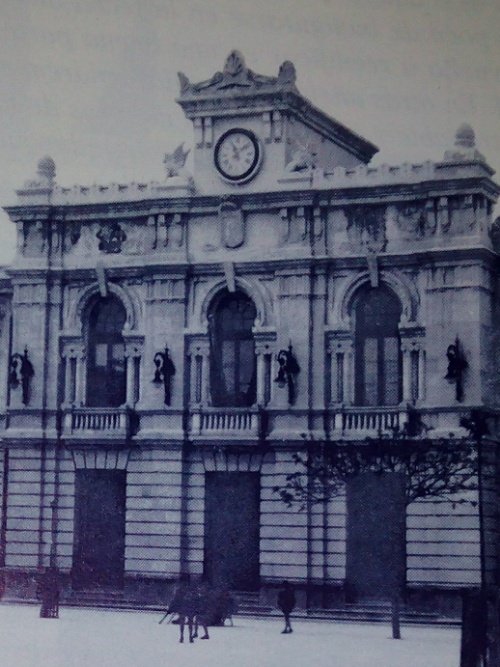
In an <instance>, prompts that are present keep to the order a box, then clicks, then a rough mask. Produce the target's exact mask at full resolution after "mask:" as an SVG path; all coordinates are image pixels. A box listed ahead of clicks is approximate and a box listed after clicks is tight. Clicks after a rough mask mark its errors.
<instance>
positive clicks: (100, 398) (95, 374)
mask: <svg viewBox="0 0 500 667" xmlns="http://www.w3.org/2000/svg"><path fill="white" fill-rule="evenodd" d="M125 320H126V312H125V308H124V307H123V305H122V303H121V302H120V301H119V300H118V299H117V298H116V297H115V296H112V295H110V296H107V297H105V298H103V297H100V298H98V299H97V300H96V301H95V302H94V304H93V305H92V307H91V309H90V312H89V317H88V332H87V352H88V363H87V405H88V406H90V407H117V406H119V405H123V404H124V403H125V401H126V376H125V372H126V371H125V345H124V341H123V336H122V331H123V326H124V324H125Z"/></svg>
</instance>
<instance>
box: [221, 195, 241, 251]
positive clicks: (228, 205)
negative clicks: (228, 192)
mask: <svg viewBox="0 0 500 667" xmlns="http://www.w3.org/2000/svg"><path fill="white" fill-rule="evenodd" d="M219 220H220V224H221V239H222V243H223V244H224V246H225V247H226V248H239V247H240V246H242V245H243V243H244V242H245V216H244V213H243V211H242V210H241V208H240V207H239V206H238V205H237V204H236V202H234V201H232V200H231V199H227V200H225V201H223V202H222V203H221V205H220V206H219Z"/></svg>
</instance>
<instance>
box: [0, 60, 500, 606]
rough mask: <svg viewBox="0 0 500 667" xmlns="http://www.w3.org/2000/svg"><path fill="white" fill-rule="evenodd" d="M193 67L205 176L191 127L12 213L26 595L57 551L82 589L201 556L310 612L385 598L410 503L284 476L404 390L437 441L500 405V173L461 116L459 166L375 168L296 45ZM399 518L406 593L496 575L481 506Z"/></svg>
mask: <svg viewBox="0 0 500 667" xmlns="http://www.w3.org/2000/svg"><path fill="white" fill-rule="evenodd" d="M179 78H180V86H181V88H180V96H179V99H178V100H177V101H178V103H179V104H180V105H181V107H182V109H183V110H184V112H185V114H186V116H187V117H188V118H189V119H190V120H191V121H192V123H193V130H194V140H193V145H192V148H191V151H192V163H193V167H192V173H189V172H188V170H187V167H186V157H187V153H188V151H187V149H186V150H184V148H183V146H182V145H181V146H180V147H179V148H178V149H176V150H175V151H174V152H173V153H172V154H170V155H166V156H165V171H166V173H165V178H164V180H163V181H161V182H153V183H144V184H142V183H134V184H128V185H121V184H111V185H108V186H99V185H94V186H91V187H82V186H75V187H71V188H65V187H61V186H59V185H57V184H56V182H55V165H54V163H53V161H52V160H51V159H50V158H43V159H42V160H40V162H39V163H38V171H37V174H36V176H35V177H34V178H33V179H32V180H30V181H27V182H26V183H25V185H24V187H23V188H22V189H20V190H19V191H18V203H17V205H15V206H10V207H8V208H7V209H6V210H7V212H8V214H9V216H10V218H11V220H12V222H13V223H15V224H16V226H17V238H18V246H17V255H16V258H15V260H14V262H13V264H12V265H11V266H9V267H7V268H5V269H4V271H3V273H2V276H1V281H0V290H1V291H0V298H1V317H2V321H1V327H0V335H1V339H2V344H1V347H0V355H1V359H2V363H1V364H0V407H1V418H2V421H1V425H2V433H1V438H2V457H1V462H0V465H1V469H2V475H1V478H0V479H1V489H0V492H1V499H2V500H1V507H0V512H1V523H0V547H1V553H0V556H1V559H2V562H1V565H2V568H3V572H4V574H5V579H6V585H7V591H8V592H9V593H10V594H11V595H20V596H28V597H29V596H31V595H32V594H33V590H34V584H33V582H34V578H35V575H36V573H37V572H39V571H40V569H42V568H44V567H47V566H48V565H49V564H53V565H56V566H57V567H58V568H59V569H60V572H61V576H62V578H63V581H64V586H65V591H66V592H65V594H66V595H68V596H69V595H78V592H79V591H85V590H88V589H95V588H101V589H102V588H104V589H107V590H111V591H115V592H116V593H117V594H120V595H123V596H126V597H127V596H128V597H135V598H136V599H143V600H146V599H155V596H161V594H162V593H161V591H162V589H163V588H164V582H166V581H167V582H171V581H174V580H175V579H177V578H178V576H179V574H180V573H182V572H189V573H190V574H192V575H201V574H202V573H205V574H206V575H208V576H209V577H210V578H211V579H212V580H218V579H221V578H222V579H224V580H225V581H227V582H228V583H229V584H230V585H231V586H232V587H233V588H235V589H238V590H255V591H258V590H260V591H265V590H268V589H272V588H274V587H276V586H278V585H279V584H280V583H281V581H282V580H283V579H288V580H291V581H293V582H295V583H296V584H297V586H298V588H299V589H301V590H302V589H304V590H306V588H307V589H308V591H309V592H310V594H311V598H310V600H309V604H317V603H318V602H317V598H316V597H315V595H316V594H315V591H316V590H320V589H325V587H326V588H328V590H330V591H332V592H333V593H335V591H337V592H341V591H343V590H346V588H349V587H350V590H351V591H354V597H355V598H356V599H362V598H363V597H365V598H366V597H368V598H370V597H374V596H376V594H377V591H380V582H381V581H382V580H383V578H384V577H385V576H386V572H385V570H384V567H386V566H387V554H386V552H385V545H386V544H387V541H388V533H387V531H388V530H390V528H391V524H392V523H393V522H394V521H397V520H398V518H397V516H396V515H395V514H394V507H392V506H391V504H390V503H388V502H387V498H386V499H385V501H384V498H383V495H382V496H381V495H380V493H379V494H378V495H377V493H376V492H373V489H372V491H370V492H368V491H367V489H366V488H365V495H364V496H363V490H362V489H361V490H360V489H358V491H357V496H356V493H352V494H351V500H350V499H349V498H350V496H349V494H347V495H341V496H340V497H337V498H335V499H332V500H331V501H330V502H329V503H328V505H326V506H322V505H318V506H313V507H311V508H309V511H303V512H299V511H297V508H295V507H291V508H288V507H286V506H285V505H284V504H283V503H282V501H281V499H280V498H279V497H278V495H277V494H276V493H275V491H274V488H275V487H276V486H279V485H280V484H282V483H283V482H284V479H285V477H286V475H287V474H288V473H289V472H290V471H293V469H294V464H293V460H292V455H293V453H294V452H296V451H302V450H304V448H305V447H306V446H307V443H310V442H324V443H326V445H328V443H329V442H332V441H338V440H342V441H346V442H349V441H357V440H359V441H362V440H364V439H366V437H367V436H371V437H380V436H381V435H382V434H384V433H389V432H392V431H394V429H395V428H398V427H399V428H402V427H403V424H404V423H405V422H406V420H407V413H408V406H412V407H413V408H414V409H417V410H418V411H419V414H420V415H421V418H422V420H423V421H424V422H425V424H426V425H427V426H428V427H429V428H430V429H432V431H430V433H431V434H432V435H431V437H439V436H442V435H447V436H448V434H452V435H451V437H456V438H459V437H461V436H463V435H464V433H463V429H461V427H460V419H461V417H463V416H464V415H466V414H469V413H470V411H471V410H472V409H475V408H481V409H486V410H488V411H489V413H490V414H492V415H494V414H495V413H496V411H497V410H498V387H497V384H496V370H497V369H496V367H495V349H496V344H497V341H496V337H495V318H496V317H497V313H498V303H499V301H498V300H499V295H498V267H499V264H498V253H497V252H496V251H495V249H494V245H493V241H495V240H496V239H495V234H493V233H492V230H493V231H494V229H495V228H494V224H493V221H492V214H493V206H494V204H495V202H496V199H497V196H498V192H499V190H498V186H497V185H496V184H495V183H494V181H493V180H492V173H493V172H492V169H491V168H490V167H489V166H488V164H487V163H486V161H485V159H484V157H483V156H482V155H481V154H480V153H479V152H478V150H477V149H476V147H475V139H474V132H473V131H472V129H471V128H470V127H469V126H466V125H464V126H462V127H461V128H460V129H459V131H458V132H457V134H456V137H455V143H454V146H452V147H451V148H450V150H447V151H446V153H445V154H444V158H443V160H442V161H441V162H436V163H434V162H426V163H424V164H402V165H400V166H397V167H390V166H386V165H383V166H379V167H377V168H374V167H371V166H370V164H369V163H370V160H371V159H372V157H373V156H374V154H375V153H376V152H377V150H378V149H377V147H376V146H374V145H373V144H372V143H370V142H369V141H367V140H365V139H363V138H361V137H360V136H358V135H357V134H355V133H354V132H353V131H351V130H350V129H348V128H347V127H345V126H343V125H342V124H340V123H339V122H337V121H335V120H334V119H333V118H331V117H330V116H328V115H326V114H325V113H324V112H322V111H321V110H319V109H317V108H316V107H315V106H314V105H313V104H312V103H311V102H309V101H308V100H307V99H305V98H304V97H303V96H302V95H301V94H300V93H299V91H298V89H297V87H296V74H295V69H294V66H293V64H292V63H290V62H285V63H283V65H282V66H281V67H280V69H279V73H278V75H277V76H276V77H271V76H262V75H258V74H256V73H254V72H253V71H251V70H250V69H248V67H247V66H246V64H245V62H244V60H243V58H242V56H241V54H239V53H238V52H233V53H232V54H230V55H229V56H228V58H227V60H226V63H225V65H224V69H223V71H222V72H217V73H216V74H215V75H214V76H213V77H211V78H210V79H209V80H206V81H203V82H201V83H197V84H193V83H191V82H190V81H189V80H188V78H187V77H186V76H185V75H183V74H180V75H179ZM445 139H446V138H445ZM457 341H458V342H459V345H460V348H461V350H462V354H463V356H464V358H465V359H466V361H467V368H466V370H465V371H464V374H463V386H462V387H460V389H461V391H460V392H459V391H458V388H457V383H456V382H454V383H450V382H449V380H447V379H445V376H446V375H447V363H448V360H447V356H446V353H447V350H448V348H449V346H450V345H454V344H456V342H457ZM492 423H494V422H492ZM492 437H493V438H494V437H495V433H494V432H493V433H492ZM355 496H356V497H355ZM356 498H357V500H356ZM399 516H400V518H401V514H400V515H399ZM402 517H403V521H404V527H405V536H406V538H405V540H404V544H403V545H402V546H401V555H402V557H403V558H404V572H405V574H404V585H405V587H406V589H407V591H417V590H433V591H438V590H445V591H446V590H449V591H455V590H458V589H460V588H462V587H470V586H475V585H477V584H478V583H479V581H480V578H481V569H482V566H481V539H480V531H479V510H478V507H477V506H476V505H475V504H471V503H464V504H456V505H452V504H451V503H449V502H445V501H439V502H435V501H427V500H423V501H418V502H415V503H412V504H410V505H409V507H408V508H407V510H406V511H405V510H403V515H402ZM483 546H484V545H483ZM490 555H491V563H492V568H495V567H496V565H495V564H494V560H495V556H494V554H493V553H492V554H490ZM483 556H484V554H483ZM483 566H484V560H483ZM333 593H332V594H333ZM338 594H339V595H340V594H341V593H338Z"/></svg>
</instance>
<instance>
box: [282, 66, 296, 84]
mask: <svg viewBox="0 0 500 667" xmlns="http://www.w3.org/2000/svg"><path fill="white" fill-rule="evenodd" d="M296 80H297V73H296V71H295V65H294V64H293V63H292V62H291V61H290V60H285V62H284V63H282V64H281V66H280V69H279V72H278V85H280V86H295V82H296Z"/></svg>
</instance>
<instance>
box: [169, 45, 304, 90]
mask: <svg viewBox="0 0 500 667" xmlns="http://www.w3.org/2000/svg"><path fill="white" fill-rule="evenodd" d="M178 77H179V83H180V94H181V96H183V95H193V94H197V93H211V92H214V93H215V92H221V91H224V90H229V91H230V90H233V89H238V88H239V89H256V90H258V89H289V90H292V89H293V90H295V81H296V78H297V75H296V72H295V66H294V64H293V63H292V62H290V61H289V60H286V61H285V62H284V63H282V65H281V66H280V69H279V72H278V76H265V75H263V74H257V73H256V72H253V71H252V70H251V69H249V68H248V67H247V66H246V63H245V59H244V57H243V55H242V53H241V52H240V51H238V50H234V51H231V53H230V54H229V55H228V56H227V58H226V62H225V63H224V69H223V71H222V72H215V74H214V75H213V76H212V77H210V79H206V80H205V81H200V82H199V83H191V82H190V81H189V79H188V77H187V76H186V75H185V74H184V73H183V72H178Z"/></svg>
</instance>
